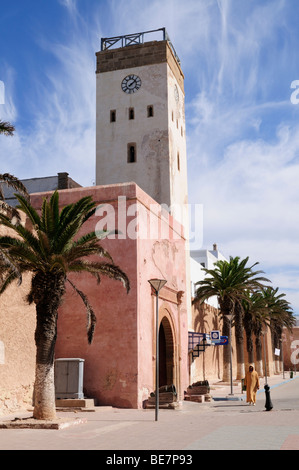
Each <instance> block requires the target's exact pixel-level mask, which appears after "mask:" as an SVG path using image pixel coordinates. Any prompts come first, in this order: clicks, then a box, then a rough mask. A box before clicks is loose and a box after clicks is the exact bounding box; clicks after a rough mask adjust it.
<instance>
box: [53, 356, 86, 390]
mask: <svg viewBox="0 0 299 470" xmlns="http://www.w3.org/2000/svg"><path fill="white" fill-rule="evenodd" d="M83 370H84V359H80V358H62V359H56V360H55V367H54V380H55V397H56V399H58V398H77V399H82V398H84V394H83Z"/></svg>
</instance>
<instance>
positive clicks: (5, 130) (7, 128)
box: [0, 119, 15, 135]
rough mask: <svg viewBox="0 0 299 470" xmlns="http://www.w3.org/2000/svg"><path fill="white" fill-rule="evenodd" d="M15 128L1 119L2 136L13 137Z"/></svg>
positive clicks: (0, 131) (0, 132)
mask: <svg viewBox="0 0 299 470" xmlns="http://www.w3.org/2000/svg"><path fill="white" fill-rule="evenodd" d="M14 131H15V128H14V126H13V125H12V124H10V123H9V122H5V121H2V120H1V119H0V134H5V135H13V133H14Z"/></svg>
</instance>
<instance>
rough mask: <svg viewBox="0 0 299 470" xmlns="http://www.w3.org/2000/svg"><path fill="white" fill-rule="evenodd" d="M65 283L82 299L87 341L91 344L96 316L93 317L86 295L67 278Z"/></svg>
mask: <svg viewBox="0 0 299 470" xmlns="http://www.w3.org/2000/svg"><path fill="white" fill-rule="evenodd" d="M67 281H68V282H69V284H70V285H71V286H72V288H73V289H74V290H75V292H76V293H77V294H78V295H79V296H80V297H81V299H82V301H83V303H84V305H85V308H86V313H87V324H86V330H87V339H88V343H89V344H91V343H92V340H93V336H94V330H95V326H96V322H97V317H96V315H95V313H94V311H93V309H92V307H91V305H90V303H89V301H88V298H87V297H86V295H85V294H84V293H83V292H82V291H81V290H79V289H78V288H77V287H76V286H75V285H74V283H73V282H72V281H71V280H70V279H69V278H67Z"/></svg>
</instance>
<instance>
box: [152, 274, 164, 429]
mask: <svg viewBox="0 0 299 470" xmlns="http://www.w3.org/2000/svg"><path fill="white" fill-rule="evenodd" d="M148 282H149V283H150V285H151V286H152V288H153V289H154V291H155V294H156V384H155V385H156V408H155V421H158V409H159V291H160V290H161V289H162V287H163V286H165V284H166V282H167V281H165V280H164V279H150V280H149V281H148Z"/></svg>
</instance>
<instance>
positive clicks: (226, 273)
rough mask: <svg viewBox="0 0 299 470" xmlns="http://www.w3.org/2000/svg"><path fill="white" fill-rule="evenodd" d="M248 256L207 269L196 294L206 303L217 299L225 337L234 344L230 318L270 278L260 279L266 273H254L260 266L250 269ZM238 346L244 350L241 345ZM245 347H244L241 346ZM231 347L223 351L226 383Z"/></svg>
mask: <svg viewBox="0 0 299 470" xmlns="http://www.w3.org/2000/svg"><path fill="white" fill-rule="evenodd" d="M248 259H249V258H248V257H247V258H245V259H243V260H240V258H239V257H235V258H233V257H232V256H231V257H230V259H229V261H217V262H216V263H215V268H214V269H204V271H205V273H206V275H207V277H206V278H205V279H204V280H203V281H199V282H198V283H197V285H199V287H198V289H197V291H196V297H195V299H196V300H200V301H201V302H204V301H205V300H207V299H209V298H210V297H213V296H217V297H218V302H219V306H220V315H221V316H222V319H223V330H222V334H223V335H224V336H228V337H229V344H231V337H230V336H231V335H230V330H231V329H230V322H229V320H228V315H234V314H235V305H236V303H237V302H240V301H241V300H242V299H244V298H246V295H247V292H248V291H249V292H251V291H254V290H256V289H258V288H261V287H262V286H263V284H262V282H268V279H266V278H264V277H261V276H259V274H261V273H262V272H263V271H253V268H254V267H255V266H256V265H257V264H258V263H254V264H253V265H252V266H247V263H248ZM239 347H241V346H240V345H239ZM242 347H243V346H242ZM229 357H230V350H229V348H224V352H223V380H224V381H228V380H229Z"/></svg>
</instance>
